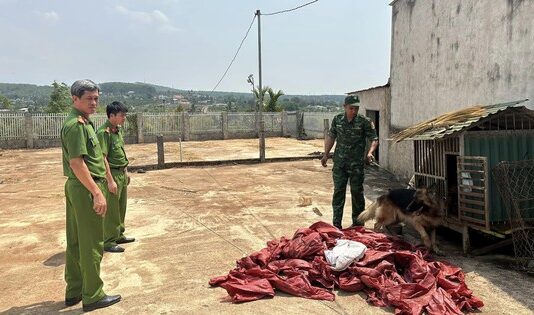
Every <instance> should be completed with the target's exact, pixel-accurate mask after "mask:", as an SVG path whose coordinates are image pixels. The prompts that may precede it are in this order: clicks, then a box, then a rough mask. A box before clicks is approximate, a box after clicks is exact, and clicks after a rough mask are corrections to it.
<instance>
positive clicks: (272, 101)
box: [265, 88, 284, 112]
mask: <svg viewBox="0 0 534 315" xmlns="http://www.w3.org/2000/svg"><path fill="white" fill-rule="evenodd" d="M267 93H269V102H268V103H267V106H266V108H265V111H266V112H280V111H282V108H281V107H280V106H278V104H277V103H278V98H280V96H282V95H284V92H282V90H278V92H276V93H275V92H274V91H273V89H271V88H269V89H268V90H267Z"/></svg>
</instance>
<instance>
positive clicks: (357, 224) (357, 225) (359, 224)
mask: <svg viewBox="0 0 534 315" xmlns="http://www.w3.org/2000/svg"><path fill="white" fill-rule="evenodd" d="M362 226H364V224H363V223H352V225H351V226H350V227H351V228H355V227H362Z"/></svg>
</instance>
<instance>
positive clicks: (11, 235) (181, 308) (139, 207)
mask: <svg viewBox="0 0 534 315" xmlns="http://www.w3.org/2000/svg"><path fill="white" fill-rule="evenodd" d="M165 145H166V151H167V152H168V156H166V161H168V162H173V161H178V160H179V153H178V154H177V152H178V151H177V147H178V144H177V143H166V144H165ZM183 148H184V161H191V160H216V159H234V158H255V157H257V156H258V154H257V140H255V139H252V140H228V141H206V142H184V143H183ZM126 150H127V153H128V154H129V156H130V160H131V162H132V164H133V165H142V164H152V163H155V162H156V161H157V158H156V155H155V152H156V145H155V144H145V145H128V146H127V148H126ZM315 151H322V141H320V140H318V141H305V142H299V141H296V140H292V139H282V138H274V139H273V138H269V139H267V157H281V156H298V155H307V154H309V153H312V152H315ZM61 173H62V167H61V150H60V149H59V148H53V149H45V150H9V151H5V150H4V151H0V197H1V198H0V250H1V251H2V252H3V253H4V254H3V255H2V257H1V258H0V276H1V278H2V281H0V291H1V292H2V298H0V312H6V313H7V314H19V313H25V314H42V313H47V314H48V313H58V312H60V313H74V314H79V313H81V305H77V306H74V307H71V308H65V307H64V304H63V303H64V302H63V299H64V281H63V270H64V257H65V256H64V249H65V202H64V194H63V185H64V181H65V179H64V177H63V176H62V174H61ZM375 173H376V172H375ZM375 173H373V172H371V171H370V173H369V176H367V178H366V186H365V188H366V196H368V197H374V196H375V195H376V193H377V192H378V191H380V189H384V188H385V187H387V186H388V184H389V182H388V180H387V178H386V179H382V180H379V179H378V177H380V174H375ZM131 175H132V183H131V185H130V187H129V196H130V198H129V202H128V212H127V219H126V226H127V230H126V234H127V235H129V236H134V237H136V238H137V241H136V242H135V243H132V244H125V245H124V247H125V248H126V252H125V253H123V254H109V253H106V254H105V255H104V258H103V262H102V277H103V279H104V283H105V287H104V289H105V291H106V292H107V293H108V294H121V295H122V296H123V301H121V302H120V303H118V304H116V305H114V306H112V307H110V308H107V309H103V310H99V311H95V314H99V313H102V314H124V313H130V314H214V313H218V314H251V313H255V314H306V313H309V314H391V313H392V309H391V308H377V307H373V306H370V305H368V304H367V302H366V301H365V296H364V295H363V294H352V293H350V294H349V293H343V292H339V293H338V294H337V297H336V301H335V302H325V301H315V300H307V299H303V298H298V297H292V296H288V295H285V294H280V293H278V294H277V295H276V296H275V297H274V298H273V299H264V300H260V301H256V302H251V303H245V304H238V305H236V304H231V303H228V302H227V300H226V298H227V293H226V291H225V290H224V289H222V288H210V287H209V285H208V281H209V279H210V278H211V277H214V276H219V275H223V274H226V273H227V272H228V270H230V269H231V268H233V267H234V265H235V261H236V260H237V259H239V258H241V257H242V256H243V255H246V254H250V253H251V252H253V251H256V250H259V249H261V248H263V247H264V246H265V243H266V242H267V241H268V240H271V239H273V238H279V237H281V236H284V235H285V236H291V235H292V234H293V233H294V232H295V230H296V229H297V228H299V227H304V226H309V225H311V224H312V223H314V222H316V221H319V220H323V221H326V222H330V221H331V208H330V201H331V192H332V179H331V167H328V168H326V169H325V168H323V167H321V165H320V162H319V160H309V161H301V162H287V163H267V164H261V165H260V164H256V165H234V166H221V167H204V168H180V169H168V170H162V171H151V172H147V173H144V174H137V173H135V174H131ZM300 196H310V197H311V198H312V200H313V204H312V205H311V206H306V207H299V206H298V199H299V197H300ZM349 206H350V198H347V206H346V209H347V210H348V209H350V208H349ZM313 207H317V208H318V209H319V210H320V212H321V213H322V216H321V215H319V214H317V213H316V212H314V211H313ZM347 210H346V211H345V218H344V225H349V224H350V211H347ZM451 233H453V232H451ZM456 245H459V244H456ZM450 247H451V249H450V250H448V251H447V253H448V254H447V257H445V259H447V260H449V261H452V262H454V263H456V264H459V265H460V266H462V267H463V268H464V271H465V272H466V283H467V285H468V286H469V288H470V289H472V290H473V292H474V294H475V295H476V296H478V297H479V298H481V299H482V300H483V301H484V303H485V304H486V306H485V307H484V308H483V309H482V313H487V314H532V312H533V309H534V299H533V298H532V297H533V296H534V279H533V278H532V277H528V276H526V275H525V274H521V273H518V272H515V271H511V270H506V269H501V268H499V267H498V266H496V265H495V264H493V263H491V262H487V261H485V260H484V259H481V258H477V259H474V258H465V257H463V256H461V255H460V254H459V253H460V250H459V249H458V248H457V247H454V246H450Z"/></svg>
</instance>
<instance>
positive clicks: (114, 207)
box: [97, 120, 128, 248]
mask: <svg viewBox="0 0 534 315" xmlns="http://www.w3.org/2000/svg"><path fill="white" fill-rule="evenodd" d="M97 135H98V140H99V142H100V147H101V148H102V152H103V153H104V155H105V156H106V158H107V160H108V163H109V168H110V170H111V175H112V176H113V179H114V180H115V183H116V184H117V194H112V193H109V194H108V198H107V202H108V211H107V213H106V217H105V218H104V248H110V247H112V246H115V245H117V241H118V240H119V239H122V238H124V217H125V216H126V203H127V198H128V189H127V186H128V178H127V175H126V173H125V168H126V166H128V159H127V158H126V153H125V152H124V131H123V129H122V127H120V126H117V127H116V128H115V127H113V126H112V125H111V123H110V122H109V120H108V121H106V123H105V124H104V125H102V126H101V127H100V128H98V132H97Z"/></svg>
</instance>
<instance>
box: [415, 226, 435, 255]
mask: <svg viewBox="0 0 534 315" xmlns="http://www.w3.org/2000/svg"><path fill="white" fill-rule="evenodd" d="M413 225H414V228H415V230H416V231H417V232H419V235H421V240H422V241H423V243H424V244H425V246H426V247H427V248H429V249H432V242H431V241H430V237H429V236H428V233H427V232H426V230H425V227H424V226H422V225H421V224H420V223H419V222H417V221H414V222H413Z"/></svg>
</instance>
